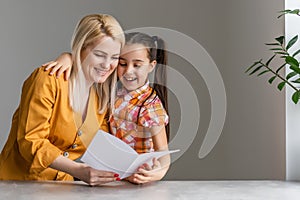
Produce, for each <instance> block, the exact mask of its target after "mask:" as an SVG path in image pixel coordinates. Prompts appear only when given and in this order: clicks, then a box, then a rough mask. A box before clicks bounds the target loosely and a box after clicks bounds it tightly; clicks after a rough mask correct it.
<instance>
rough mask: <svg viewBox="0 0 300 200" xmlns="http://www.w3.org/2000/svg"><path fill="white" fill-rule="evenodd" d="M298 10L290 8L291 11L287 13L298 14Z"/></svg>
mask: <svg viewBox="0 0 300 200" xmlns="http://www.w3.org/2000/svg"><path fill="white" fill-rule="evenodd" d="M299 11H300V10H299V9H295V10H292V11H288V13H290V14H296V15H298V14H299Z"/></svg>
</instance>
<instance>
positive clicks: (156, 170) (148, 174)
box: [127, 126, 171, 184]
mask: <svg viewBox="0 0 300 200" xmlns="http://www.w3.org/2000/svg"><path fill="white" fill-rule="evenodd" d="M150 131H151V133H152V134H153V136H152V140H153V144H154V149H155V151H167V150H168V142H167V136H166V130H165V126H154V127H152V128H150ZM170 160H171V159H170V155H166V156H163V157H161V158H159V159H158V160H157V159H153V165H152V166H149V165H148V164H144V165H142V166H140V167H139V168H138V170H137V173H135V174H133V175H132V176H130V177H128V178H127V180H128V181H129V182H132V183H135V184H143V183H148V182H152V181H158V180H161V179H162V178H163V177H164V176H165V174H166V173H167V171H168V169H169V166H170Z"/></svg>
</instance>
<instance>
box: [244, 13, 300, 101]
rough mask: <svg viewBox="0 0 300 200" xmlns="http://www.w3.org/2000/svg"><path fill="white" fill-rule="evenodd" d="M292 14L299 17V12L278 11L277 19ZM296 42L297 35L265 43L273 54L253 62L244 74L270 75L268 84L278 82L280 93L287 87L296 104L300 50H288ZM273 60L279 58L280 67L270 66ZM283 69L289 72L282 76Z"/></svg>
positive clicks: (298, 92)
mask: <svg viewBox="0 0 300 200" xmlns="http://www.w3.org/2000/svg"><path fill="white" fill-rule="evenodd" d="M286 14H294V15H298V16H300V10H299V9H295V10H283V11H280V15H279V16H278V18H280V17H282V16H284V15H286ZM297 41H298V35H296V36H294V37H293V38H292V39H290V40H289V41H286V39H285V37H284V36H279V37H277V38H275V42H273V43H266V45H267V46H269V47H270V48H269V50H271V51H272V52H273V55H272V56H271V57H270V58H269V59H268V60H267V61H263V59H260V60H258V61H256V62H254V63H253V64H252V65H251V66H250V67H248V68H247V70H246V73H248V74H249V75H254V74H257V76H261V75H264V74H271V75H272V76H271V77H270V78H269V80H268V82H269V83H270V84H272V83H273V82H274V81H275V80H278V81H279V83H278V84H277V88H278V89H279V90H280V91H281V90H282V89H283V88H284V86H286V85H288V86H289V87H291V88H292V89H293V90H294V92H293V95H292V101H293V102H294V103H295V104H297V103H298V102H299V99H300V88H297V87H296V86H295V84H299V83H300V67H299V60H298V59H297V55H298V54H300V49H298V50H296V51H294V52H290V48H291V47H292V46H293V45H294V44H295V43H296V42H297ZM275 58H279V59H280V60H281V61H282V64H281V65H280V66H272V65H271V63H272V61H273V60H274V59H275ZM285 67H289V69H290V70H291V72H289V73H288V74H287V75H282V70H283V69H285Z"/></svg>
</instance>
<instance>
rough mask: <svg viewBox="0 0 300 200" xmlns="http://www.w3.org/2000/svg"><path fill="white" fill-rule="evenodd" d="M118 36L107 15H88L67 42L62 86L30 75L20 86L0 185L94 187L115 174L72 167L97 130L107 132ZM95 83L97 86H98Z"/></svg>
mask: <svg viewBox="0 0 300 200" xmlns="http://www.w3.org/2000/svg"><path fill="white" fill-rule="evenodd" d="M123 44H124V35H123V31H122V28H121V27H120V25H119V23H118V22H117V21H116V20H115V19H114V18H113V17H112V16H110V15H101V14H100V15H97V14H95V15H88V16H85V17H84V18H83V19H81V20H80V22H79V23H78V25H77V27H76V29H75V32H74V35H73V38H72V44H71V47H72V61H73V62H72V63H74V65H73V67H72V72H71V75H70V78H69V80H68V81H65V80H64V79H63V78H62V77H61V78H55V77H53V76H49V75H48V72H46V71H45V67H40V68H38V69H36V70H35V71H34V72H33V73H32V74H31V75H30V76H29V77H28V78H27V80H26V81H25V82H24V85H23V88H22V95H21V100H20V105H19V107H18V108H17V110H16V112H15V113H14V115H13V119H12V126H11V130H10V134H9V137H8V140H7V142H6V144H5V146H4V148H3V150H2V152H1V155H0V179H1V180H74V177H75V178H77V179H80V180H82V181H84V182H86V183H88V184H89V185H99V184H103V183H107V182H111V181H115V180H120V179H119V178H118V174H114V173H113V172H106V171H100V170H96V169H93V168H91V167H89V166H87V165H86V164H83V163H79V162H75V161H74V160H76V159H78V158H80V156H82V155H83V153H84V152H85V151H86V148H87V146H88V144H89V143H90V141H91V140H92V138H93V136H94V135H95V134H96V132H97V130H98V129H99V128H100V129H103V130H104V131H108V125H107V117H108V114H107V110H108V109H109V106H110V105H111V104H110V102H111V101H114V100H113V99H111V96H113V95H111V94H112V93H113V91H114V87H115V85H116V84H115V83H116V79H117V77H116V72H115V68H116V67H117V65H118V60H119V54H120V49H121V47H122V46H123ZM99 83H100V84H99Z"/></svg>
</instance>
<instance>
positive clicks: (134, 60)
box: [47, 33, 170, 184]
mask: <svg viewBox="0 0 300 200" xmlns="http://www.w3.org/2000/svg"><path fill="white" fill-rule="evenodd" d="M125 37H126V44H125V46H124V47H123V48H122V50H121V55H120V59H119V65H118V67H117V74H118V78H119V83H118V90H117V97H116V101H115V106H114V109H113V110H112V111H111V116H110V120H109V122H110V131H111V134H113V135H115V136H116V137H118V138H120V139H122V140H123V141H124V142H126V143H127V144H129V145H130V146H131V147H132V148H134V149H135V150H136V151H137V152H138V153H146V152H151V151H162V150H168V135H169V128H168V125H167V124H168V115H167V89H166V87H165V86H166V62H167V59H166V52H165V50H164V41H163V40H162V39H160V38H158V37H156V36H154V37H151V36H149V35H147V34H143V33H129V34H127V35H126V36H125ZM68 62H69V58H68V54H63V55H62V56H60V57H59V58H58V62H54V63H50V64H49V63H48V68H47V69H49V68H50V67H53V66H55V65H56V66H59V67H61V66H71V63H68ZM58 63H63V64H62V65H61V64H58ZM56 70H57V69H56ZM153 70H155V73H154V83H153V86H152V87H151V86H150V79H149V74H150V73H151V72H152V71H153ZM60 73H61V72H60ZM169 164H170V157H169V155H168V156H164V157H162V158H160V159H159V160H156V159H154V160H153V165H152V166H149V165H147V164H144V165H143V166H141V167H139V169H138V170H137V173H136V174H133V175H132V176H130V177H128V178H127V180H128V181H130V182H132V183H137V184H140V183H146V182H151V181H157V180H160V179H162V178H163V176H164V175H165V174H166V172H167V170H168V166H169Z"/></svg>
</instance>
